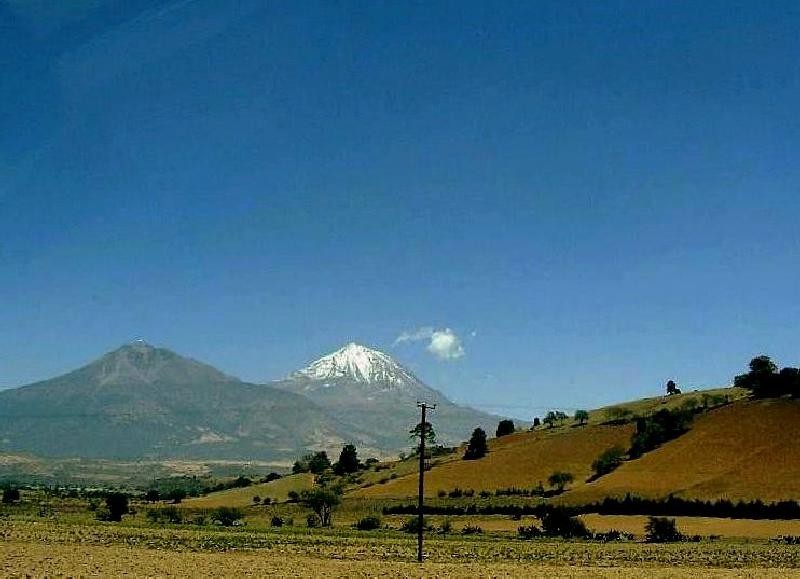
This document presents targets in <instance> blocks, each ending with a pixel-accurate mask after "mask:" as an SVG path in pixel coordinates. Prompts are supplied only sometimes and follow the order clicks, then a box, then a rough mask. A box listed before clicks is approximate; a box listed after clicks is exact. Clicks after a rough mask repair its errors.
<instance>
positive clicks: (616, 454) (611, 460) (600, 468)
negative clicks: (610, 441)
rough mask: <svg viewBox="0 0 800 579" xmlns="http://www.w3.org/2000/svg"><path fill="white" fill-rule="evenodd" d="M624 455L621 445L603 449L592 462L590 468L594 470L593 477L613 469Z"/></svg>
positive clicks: (620, 462)
mask: <svg viewBox="0 0 800 579" xmlns="http://www.w3.org/2000/svg"><path fill="white" fill-rule="evenodd" d="M624 456H625V451H624V450H623V449H622V447H621V446H612V447H611V448H609V449H607V450H605V451H603V453H602V454H601V455H600V456H598V457H597V458H596V459H595V461H594V462H593V463H592V470H593V471H594V478H597V477H601V476H603V475H606V474H608V473H610V472H612V471H613V470H615V469H616V468H617V467H618V466H619V465H620V464H622V459H623V457H624Z"/></svg>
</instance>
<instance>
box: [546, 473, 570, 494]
mask: <svg viewBox="0 0 800 579" xmlns="http://www.w3.org/2000/svg"><path fill="white" fill-rule="evenodd" d="M573 480H575V477H574V476H572V473H571V472H563V471H558V470H557V471H556V472H554V473H553V474H551V475H550V476H549V477H548V478H547V482H548V483H549V484H550V486H551V487H554V488H555V489H556V490H557V491H558V492H563V491H564V487H566V486H567V485H568V484H569V483H571V482H572V481H573Z"/></svg>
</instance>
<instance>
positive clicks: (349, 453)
mask: <svg viewBox="0 0 800 579" xmlns="http://www.w3.org/2000/svg"><path fill="white" fill-rule="evenodd" d="M376 462H377V459H368V460H367V462H366V464H362V463H361V461H360V460H359V459H358V450H357V449H356V447H355V445H353V444H345V445H344V446H343V447H342V451H341V452H340V453H339V460H338V461H336V462H335V463H331V460H330V458H328V453H327V452H325V451H324V450H320V451H317V452H312V453H309V454H306V455H304V456H303V457H302V458H300V459H298V460H296V461H295V462H294V465H292V473H294V474H297V473H301V472H310V473H312V474H323V473H325V472H327V471H330V470H332V471H333V473H334V474H337V475H339V476H345V475H348V474H352V473H354V472H357V471H359V470H362V469H364V468H369V466H370V465H372V464H375V463H376Z"/></svg>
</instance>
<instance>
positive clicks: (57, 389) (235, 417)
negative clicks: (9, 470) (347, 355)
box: [0, 342, 369, 459]
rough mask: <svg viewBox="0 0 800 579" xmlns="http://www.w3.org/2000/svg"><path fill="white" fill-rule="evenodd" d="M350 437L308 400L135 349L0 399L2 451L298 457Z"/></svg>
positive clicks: (162, 352)
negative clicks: (299, 453) (302, 451)
mask: <svg viewBox="0 0 800 579" xmlns="http://www.w3.org/2000/svg"><path fill="white" fill-rule="evenodd" d="M353 437H357V438H364V439H369V436H368V435H367V434H366V433H363V432H362V431H361V430H360V429H355V431H354V429H353V428H352V426H348V427H345V426H344V425H342V424H338V423H337V421H336V420H335V419H333V418H331V417H330V416H329V415H328V414H327V413H326V412H325V411H323V410H322V409H321V408H319V407H318V406H317V405H315V404H313V403H312V402H310V401H309V400H308V399H307V398H305V397H302V396H299V395H297V394H293V393H290V392H286V391H284V390H279V389H277V388H271V387H265V386H263V385H256V384H248V383H245V382H241V381H240V380H238V379H236V378H233V377H231V376H227V375H225V374H223V373H222V372H220V371H218V370H216V369H214V368H212V367H211V366H208V365H206V364H202V363H200V362H197V361H195V360H191V359H189V358H184V357H182V356H179V355H178V354H175V353H174V352H171V351H170V350H166V349H163V348H155V347H153V346H150V345H148V344H145V343H143V342H137V343H134V344H129V345H126V346H123V347H121V348H119V349H118V350H115V351H114V352H111V353H109V354H106V355H105V356H103V357H102V358H100V359H99V360H97V361H95V362H93V363H91V364H89V365H88V366H85V367H83V368H80V369H78V370H75V371H74V372H70V373H69V374H65V375H64V376H60V377H58V378H53V379H51V380H45V381H43V382H37V383H35V384H31V385H28V386H23V387H21V388H16V389H13V390H6V391H2V392H0V451H26V452H32V453H35V454H38V455H43V456H84V457H109V458H123V457H124V458H131V457H187V458H189V457H194V458H260V459H278V458H292V457H296V456H297V454H298V452H299V451H300V450H301V449H305V448H321V447H331V446H334V445H336V444H337V443H338V444H341V443H342V442H343V441H345V440H350V439H352V438H353Z"/></svg>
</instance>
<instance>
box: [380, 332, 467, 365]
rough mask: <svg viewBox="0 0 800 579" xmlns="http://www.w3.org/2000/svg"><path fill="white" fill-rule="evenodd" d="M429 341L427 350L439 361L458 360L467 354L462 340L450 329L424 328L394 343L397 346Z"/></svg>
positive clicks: (402, 336)
mask: <svg viewBox="0 0 800 579" xmlns="http://www.w3.org/2000/svg"><path fill="white" fill-rule="evenodd" d="M419 341H427V342H428V345H427V347H426V348H427V350H428V352H430V353H431V354H433V355H434V356H435V357H436V358H438V359H439V360H457V359H458V358H462V357H463V356H464V354H465V352H464V346H463V345H462V344H461V338H459V337H458V335H457V334H456V333H455V332H454V331H453V330H451V329H450V328H444V329H440V330H437V329H434V328H433V327H432V326H423V327H421V328H417V329H416V330H413V331H410V332H403V333H402V334H400V335H399V336H397V338H396V339H395V341H394V344H395V346H396V345H397V344H402V343H403V342H419Z"/></svg>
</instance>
